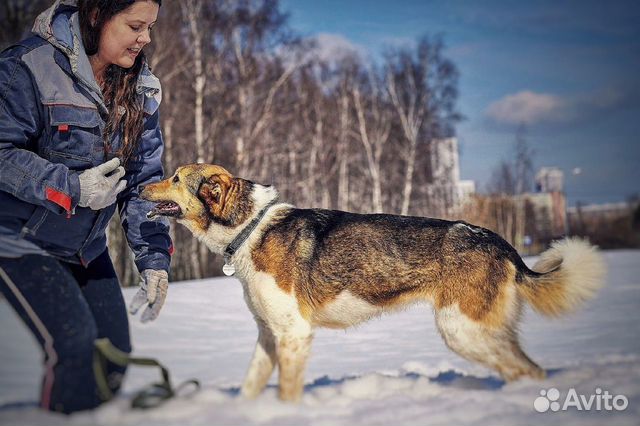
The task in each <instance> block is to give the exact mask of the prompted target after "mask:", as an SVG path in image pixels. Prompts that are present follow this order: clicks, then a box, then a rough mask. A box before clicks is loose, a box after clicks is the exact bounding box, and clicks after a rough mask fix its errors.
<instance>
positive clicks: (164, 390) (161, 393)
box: [93, 338, 200, 409]
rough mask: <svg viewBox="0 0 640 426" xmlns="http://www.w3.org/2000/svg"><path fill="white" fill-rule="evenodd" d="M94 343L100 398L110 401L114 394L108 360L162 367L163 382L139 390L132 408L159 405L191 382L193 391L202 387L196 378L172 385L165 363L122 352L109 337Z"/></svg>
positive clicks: (94, 361)
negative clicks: (107, 367)
mask: <svg viewBox="0 0 640 426" xmlns="http://www.w3.org/2000/svg"><path fill="white" fill-rule="evenodd" d="M94 345H95V351H94V353H93V372H94V374H95V377H96V383H97V385H98V391H99V393H100V398H102V400H103V401H108V400H110V399H111V398H113V396H114V395H113V392H112V391H111V388H110V387H109V384H108V380H107V374H106V364H107V361H111V362H112V363H114V364H117V365H120V366H122V367H125V366H127V365H129V364H131V365H140V366H147V367H158V368H160V372H161V374H162V382H160V383H153V384H151V385H149V386H147V387H146V388H144V389H142V390H141V391H139V392H138V393H137V394H136V395H135V396H134V397H133V400H132V401H131V408H140V409H147V408H154V407H157V406H159V405H160V404H162V403H164V402H165V401H167V400H168V399H170V398H173V397H174V396H176V395H177V394H178V392H180V390H182V389H183V388H184V387H185V386H188V385H191V384H192V385H194V387H195V389H194V391H193V392H191V393H194V392H196V391H197V390H199V389H200V382H199V381H198V380H195V379H191V380H187V381H185V382H183V383H181V384H180V385H179V386H178V387H176V388H173V387H172V386H171V378H170V376H169V370H168V369H167V368H166V367H165V366H164V365H162V364H160V362H158V361H156V360H155V359H153V358H140V357H132V356H130V355H129V354H127V353H126V352H122V351H121V350H120V349H118V348H116V347H115V346H113V344H112V343H111V342H110V341H109V339H106V338H104V339H97V340H96V341H95V343H94Z"/></svg>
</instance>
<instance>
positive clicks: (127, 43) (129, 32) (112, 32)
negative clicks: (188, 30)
mask: <svg viewBox="0 0 640 426" xmlns="http://www.w3.org/2000/svg"><path fill="white" fill-rule="evenodd" d="M159 9H160V7H159V6H158V3H156V2H155V1H152V0H139V1H136V2H135V3H133V4H132V5H131V6H130V7H128V8H127V9H125V10H123V11H122V12H120V13H118V14H117V15H115V16H113V17H112V18H111V19H110V20H108V21H107V22H106V23H105V24H104V26H103V27H102V32H101V34H100V43H99V45H98V52H97V53H96V55H95V56H96V58H94V59H97V60H98V61H99V62H100V64H101V65H103V66H104V67H106V66H109V65H111V64H115V65H118V66H121V67H122V68H131V67H132V66H133V64H134V62H135V60H136V56H138V54H139V53H140V50H141V49H142V48H143V47H144V46H146V45H147V44H149V43H150V42H151V34H150V33H151V28H152V27H153V25H154V24H155V22H156V20H157V19H158V10H159Z"/></svg>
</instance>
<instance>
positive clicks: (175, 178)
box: [173, 175, 180, 183]
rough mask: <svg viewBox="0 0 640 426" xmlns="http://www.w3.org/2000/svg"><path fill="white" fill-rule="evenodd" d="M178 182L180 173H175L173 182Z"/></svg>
mask: <svg viewBox="0 0 640 426" xmlns="http://www.w3.org/2000/svg"><path fill="white" fill-rule="evenodd" d="M178 182H180V178H179V177H178V175H175V176H174V177H173V183H178Z"/></svg>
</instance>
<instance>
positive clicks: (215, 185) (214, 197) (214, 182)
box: [198, 175, 223, 211]
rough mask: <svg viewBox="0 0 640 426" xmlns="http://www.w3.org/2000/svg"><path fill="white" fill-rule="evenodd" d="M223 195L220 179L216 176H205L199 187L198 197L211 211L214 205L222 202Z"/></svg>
mask: <svg viewBox="0 0 640 426" xmlns="http://www.w3.org/2000/svg"><path fill="white" fill-rule="evenodd" d="M222 196H223V189H222V185H221V182H220V180H219V179H217V177H216V176H215V175H214V176H210V177H208V178H203V179H202V182H200V186H199V188H198V198H199V199H200V200H202V202H203V203H204V204H205V206H207V207H208V208H209V210H210V211H211V210H212V208H213V207H214V206H216V205H217V204H220V200H221V199H222Z"/></svg>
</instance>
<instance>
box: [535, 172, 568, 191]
mask: <svg viewBox="0 0 640 426" xmlns="http://www.w3.org/2000/svg"><path fill="white" fill-rule="evenodd" d="M535 179H536V190H537V192H564V173H563V171H562V170H560V169H559V168H557V167H543V168H541V169H540V170H538V173H536V178H535Z"/></svg>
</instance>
